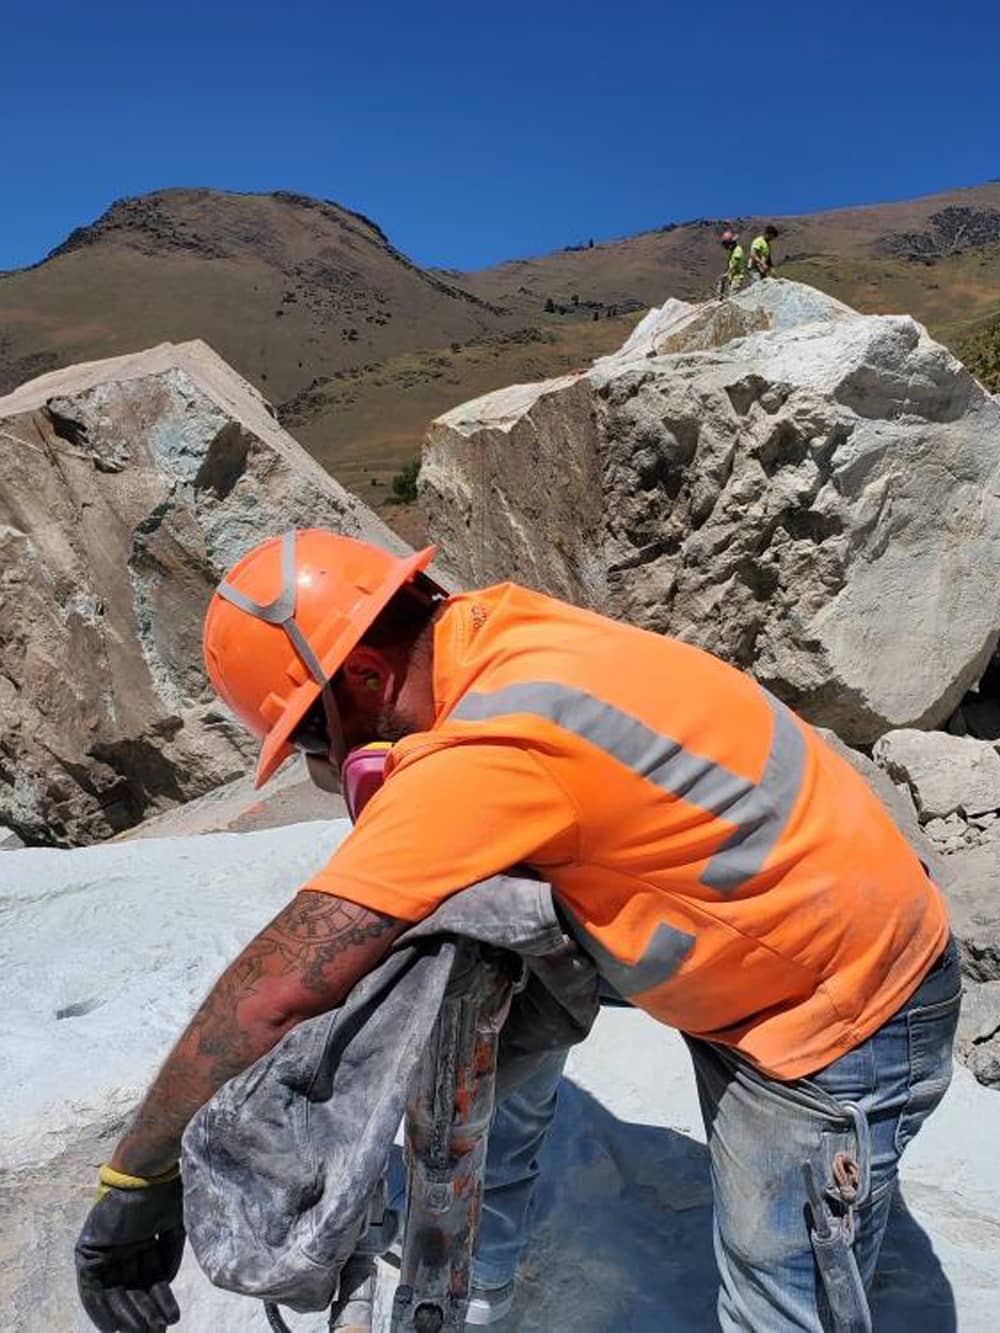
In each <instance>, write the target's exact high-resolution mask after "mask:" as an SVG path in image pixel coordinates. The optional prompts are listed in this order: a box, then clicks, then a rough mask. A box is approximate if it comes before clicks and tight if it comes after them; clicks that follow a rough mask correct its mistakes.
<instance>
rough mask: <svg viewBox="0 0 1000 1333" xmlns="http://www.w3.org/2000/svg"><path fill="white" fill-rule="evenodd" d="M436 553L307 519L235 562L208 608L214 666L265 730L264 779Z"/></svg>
mask: <svg viewBox="0 0 1000 1333" xmlns="http://www.w3.org/2000/svg"><path fill="white" fill-rule="evenodd" d="M433 557H434V547H432V546H429V547H427V549H426V550H423V551H418V552H415V553H414V554H412V555H409V556H403V557H400V556H395V555H390V553H389V552H388V551H383V550H382V549H381V548H380V547H378V546H371V545H369V543H367V542H361V541H356V540H355V539H354V538H353V537H340V536H338V535H337V534H336V533H334V532H327V531H325V530H324V529H322V528H300V529H297V530H296V531H293V532H286V533H285V534H284V536H282V537H270V538H268V540H267V541H264V542H261V544H260V545H259V546H255V547H254V548H253V550H252V551H248V552H247V554H246V555H245V556H244V557H243V558H242V560H240V561H238V562H237V564H235V565H234V566H233V568H232V569H231V570H230V571H229V573H228V574H227V575H226V577H225V578H224V579H223V581H222V582H221V583H220V584H219V586H218V588H217V589H216V592H215V594H214V596H213V597H212V600H211V602H210V603H209V607H208V611H207V612H206V614H205V626H204V636H203V643H204V652H205V667H206V670H207V671H208V674H209V677H210V679H211V681H212V684H213V685H214V686H215V689H216V692H217V693H218V694H219V696H220V697H221V698H222V699H224V700H225V702H226V703H227V704H228V705H229V707H230V708H231V709H232V710H233V712H234V713H235V714H236V716H237V717H238V718H239V719H240V721H241V722H243V723H244V725H245V726H247V727H248V728H249V729H250V731H252V732H253V733H254V735H255V736H258V737H260V740H261V742H262V744H261V748H260V757H259V759H258V761H257V772H256V775H255V778H254V785H255V786H257V787H260V786H261V785H262V784H263V783H265V782H266V781H267V780H268V778H269V777H271V775H272V774H273V773H274V772H275V770H276V769H277V768H278V767H279V765H280V764H282V763H283V762H284V761H285V759H287V758H288V756H289V755H290V754H291V753H292V747H291V745H290V744H289V737H290V736H291V735H292V733H293V732H294V730H295V728H296V727H297V726H298V724H299V723H300V722H301V721H302V719H303V717H305V715H306V713H307V712H308V711H309V709H310V708H311V707H312V705H313V704H314V703H315V701H316V700H317V699H318V698H319V696H320V694H321V693H322V691H323V689H324V687H325V685H326V684H327V682H328V681H330V680H332V678H333V677H334V675H335V674H336V673H337V671H339V670H340V668H341V666H343V664H344V660H345V659H346V657H347V655H348V653H350V651H351V649H352V648H354V647H355V646H356V645H357V644H358V642H359V641H360V639H361V638H362V636H363V635H364V633H365V631H366V630H368V629H369V628H370V626H371V625H372V623H373V622H374V620H375V618H376V616H377V615H378V614H379V612H380V611H381V610H382V609H383V608H384V607H385V606H386V605H387V604H388V603H389V601H390V600H391V598H392V597H393V595H394V594H395V593H397V592H398V591H399V589H400V588H402V587H403V585H404V584H406V583H409V582H410V581H411V580H412V579H414V578H416V577H417V576H418V575H419V574H420V573H421V572H422V571H423V570H425V569H426V568H427V566H428V565H429V564H430V562H431V560H432V559H433ZM435 591H440V590H439V589H436V588H435ZM328 693H331V694H332V691H331V692H328Z"/></svg>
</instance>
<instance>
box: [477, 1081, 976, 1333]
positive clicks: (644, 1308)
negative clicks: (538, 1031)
mask: <svg viewBox="0 0 1000 1333" xmlns="http://www.w3.org/2000/svg"><path fill="white" fill-rule="evenodd" d="M717 1290H718V1278H717V1273H716V1267H715V1257H714V1254H713V1250H712V1191H711V1183H710V1179H709V1163H708V1152H707V1149H706V1148H705V1146H704V1145H703V1144H701V1143H698V1142H697V1141H696V1140H694V1139H692V1138H689V1137H688V1136H687V1135H686V1134H682V1133H679V1132H678V1131H677V1130H673V1129H669V1128H664V1127H661V1126H655V1125H645V1124H638V1123H631V1122H628V1121H624V1120H619V1119H618V1118H617V1117H616V1116H614V1115H612V1114H611V1113H610V1112H609V1111H608V1110H606V1108H605V1107H604V1106H602V1105H601V1103H600V1102H598V1101H597V1100H595V1099H594V1098H593V1097H591V1096H590V1095H589V1094H588V1093H586V1092H584V1091H583V1090H582V1089H581V1088H579V1087H578V1086H577V1085H576V1084H574V1083H572V1082H570V1081H569V1080H564V1081H563V1084H562V1086H561V1089H560V1101H559V1110H558V1112H557V1115H556V1120H555V1123H554V1125H553V1128H552V1132H551V1134H550V1135H549V1139H548V1141H547V1143H546V1145H545V1149H544V1150H543V1153H542V1157H541V1177H540V1180H539V1186H538V1193H537V1196H536V1202H535V1210H534V1222H533V1228H532V1238H531V1243H530V1246H529V1249H528V1253H527V1255H526V1256H525V1259H524V1262H523V1264H522V1267H521V1281H520V1282H519V1286H518V1296H517V1300H516V1303H515V1306H514V1309H513V1311H512V1313H511V1315H510V1317H509V1318H508V1319H507V1320H505V1321H504V1322H503V1324H502V1325H497V1326H496V1327H497V1328H498V1330H502V1331H503V1333H551V1330H552V1329H568V1328H572V1329H573V1331H574V1333H611V1330H614V1331H615V1333H662V1330H663V1329H664V1328H667V1327H669V1328H670V1329H671V1330H676V1333H706V1330H710V1329H715V1328H718V1323H717V1320H716V1314H715V1306H716V1295H717ZM873 1315H874V1322H875V1328H876V1329H878V1330H879V1333H910V1331H911V1330H912V1329H914V1328H919V1329H920V1330H921V1333H953V1331H954V1330H955V1329H956V1327H957V1322H956V1315H955V1303H954V1298H953V1294H952V1290H951V1286H950V1284H949V1282H948V1279H947V1277H946V1276H945V1274H944V1272H943V1270H942V1268H941V1264H940V1262H939V1260H938V1257H937V1255H936V1254H935V1252H934V1249H933V1246H932V1244H931V1242H930V1239H929V1238H928V1236H927V1235H926V1233H925V1232H924V1231H923V1229H922V1228H921V1227H920V1225H919V1223H918V1222H917V1221H916V1219H915V1218H914V1217H913V1215H912V1214H911V1213H910V1212H909V1210H908V1209H907V1207H906V1204H905V1202H904V1200H903V1198H902V1195H901V1194H900V1193H898V1192H897V1195H896V1198H895V1200H894V1202H893V1208H892V1214H891V1219H890V1223H889V1230H888V1233H887V1235H886V1240H885V1244H884V1247H883V1251H882V1258H881V1260H880V1263H879V1269H878V1273H877V1275H876V1282H875V1293H874V1298H873Z"/></svg>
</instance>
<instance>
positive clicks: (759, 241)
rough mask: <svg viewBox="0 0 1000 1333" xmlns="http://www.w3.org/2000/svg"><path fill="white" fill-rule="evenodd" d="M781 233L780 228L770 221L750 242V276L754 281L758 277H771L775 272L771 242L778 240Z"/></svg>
mask: <svg viewBox="0 0 1000 1333" xmlns="http://www.w3.org/2000/svg"><path fill="white" fill-rule="evenodd" d="M778 235H779V232H778V228H777V227H773V226H771V224H770V223H768V225H767V226H766V227H765V228H764V230H763V232H761V234H760V235H759V236H755V237H754V239H753V241H751V243H750V277H751V279H753V280H754V281H756V279H758V278H769V277H770V276H771V274H772V273H773V272H774V257H773V256H772V254H771V242H772V241H773V240H776V239H777V237H778Z"/></svg>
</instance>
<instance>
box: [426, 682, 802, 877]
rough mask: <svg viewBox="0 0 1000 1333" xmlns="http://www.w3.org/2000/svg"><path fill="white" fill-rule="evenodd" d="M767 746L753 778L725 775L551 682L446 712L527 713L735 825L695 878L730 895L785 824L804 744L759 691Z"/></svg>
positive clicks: (475, 716)
mask: <svg viewBox="0 0 1000 1333" xmlns="http://www.w3.org/2000/svg"><path fill="white" fill-rule="evenodd" d="M761 693H762V694H763V695H764V698H765V699H766V700H767V703H768V707H769V708H770V710H771V716H772V718H773V722H774V727H773V731H772V736H771V747H770V751H769V753H768V756H767V762H766V763H765V765H764V772H763V773H762V774H761V779H760V782H759V783H753V782H749V781H748V780H747V779H746V778H742V777H740V776H739V775H738V774H736V773H733V772H731V771H730V770H729V769H728V768H726V767H725V766H724V765H723V764H718V763H716V762H715V761H714V760H712V759H706V758H705V757H704V756H703V755H697V754H693V753H692V752H691V751H690V750H686V749H685V748H684V746H683V745H682V744H681V743H680V741H678V740H675V739H674V738H673V737H671V736H665V735H663V734H661V733H660V732H657V731H653V730H652V729H651V728H650V727H647V726H646V725H645V723H643V722H640V721H639V719H638V718H635V717H632V716H631V715H630V714H628V713H625V712H622V710H621V709H619V708H615V707H614V706H613V705H612V704H609V703H605V702H604V700H602V699H596V698H595V697H594V696H593V695H591V694H586V693H585V692H584V691H583V690H576V689H573V688H572V687H571V686H568V685H560V684H557V683H555V682H553V681H525V682H524V683H523V684H516V685H506V686H504V687H503V689H500V690H496V691H494V692H493V693H492V694H479V693H475V692H472V693H469V694H467V695H466V696H465V697H464V698H463V699H462V700H461V701H460V702H459V704H458V705H457V707H456V708H454V709H453V710H452V712H451V714H450V717H451V718H454V719H457V720H458V721H461V722H482V721H485V720H486V719H488V718H495V717H502V716H505V715H510V714H515V713H529V714H531V715H532V716H534V717H541V718H544V719H545V720H546V721H548V722H552V723H554V724H555V725H556V726H557V727H562V728H563V730H564V731H570V732H572V733H573V734H574V735H575V736H579V737H580V738H581V740H585V741H588V742H589V743H590V744H591V745H595V746H597V748H598V749H600V750H603V751H604V752H605V754H607V755H610V757H611V758H612V759H615V760H617V761H618V763H620V764H624V765H625V767H626V768H628V769H630V770H631V771H632V772H633V773H637V774H638V775H639V776H640V777H642V778H645V779H646V781H647V782H652V783H653V785H654V786H656V787H659V788H660V789H661V791H664V792H667V793H668V794H669V795H672V796H678V797H681V798H683V799H684V800H685V801H687V802H688V803H689V804H691V805H696V806H699V807H700V808H701V809H703V810H707V811H708V812H709V813H710V814H713V815H720V816H721V817H722V818H724V819H725V820H726V821H727V823H732V824H735V825H736V828H735V829H734V830H733V832H732V833H731V834H730V835H729V837H728V838H727V839H726V841H725V842H724V843H723V844H722V846H721V847H720V848H719V849H718V851H716V852H715V853H714V855H713V856H712V857H711V859H710V860H709V862H708V865H707V866H706V867H705V870H704V871H703V873H702V875H701V881H700V882H701V883H702V884H704V885H705V886H706V887H707V888H711V889H715V890H716V891H717V892H719V893H732V892H734V891H735V890H736V889H738V888H739V887H740V886H741V885H742V884H744V883H746V881H747V880H749V879H752V878H753V876H754V875H756V874H758V873H759V871H760V870H761V868H762V867H763V865H764V862H765V861H766V859H767V856H768V854H769V853H770V851H771V849H772V848H773V847H774V845H775V844H776V843H777V841H778V838H779V837H780V836H781V831H782V829H783V828H784V827H785V825H786V824H787V822H788V817H789V815H790V814H791V810H792V806H793V804H794V802H795V799H796V796H797V795H798V790H799V784H800V782H801V778H802V771H803V767H804V762H805V745H804V743H803V740H802V736H801V734H800V732H799V730H798V728H797V727H796V725H795V723H794V722H793V721H792V718H791V715H790V714H789V712H788V710H787V708H785V706H784V704H782V703H779V701H778V700H777V699H775V698H774V697H773V696H772V695H771V694H769V693H768V692H767V690H762V691H761Z"/></svg>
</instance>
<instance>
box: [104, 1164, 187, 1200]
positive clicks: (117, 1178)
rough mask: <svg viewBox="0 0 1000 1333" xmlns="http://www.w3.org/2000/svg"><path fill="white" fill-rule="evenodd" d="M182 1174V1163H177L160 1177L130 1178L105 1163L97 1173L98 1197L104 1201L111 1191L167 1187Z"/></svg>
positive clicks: (162, 1172) (161, 1173)
mask: <svg viewBox="0 0 1000 1333" xmlns="http://www.w3.org/2000/svg"><path fill="white" fill-rule="evenodd" d="M180 1173H181V1164H180V1162H175V1163H174V1164H173V1166H171V1167H168V1168H167V1170H166V1171H161V1172H160V1174H159V1175H158V1176H130V1175H128V1174H127V1173H126V1172H124V1171H116V1170H115V1168H114V1167H113V1166H109V1165H108V1163H107V1162H105V1163H104V1164H103V1166H102V1167H101V1169H100V1171H99V1172H98V1173H97V1179H98V1182H99V1183H98V1186H97V1197H98V1198H99V1199H103V1198H104V1196H105V1194H107V1192H108V1190H109V1189H116V1190H144V1189H148V1188H149V1187H150V1185H166V1184H168V1183H169V1182H170V1181H171V1180H176V1179H177V1177H178V1176H179V1175H180Z"/></svg>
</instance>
